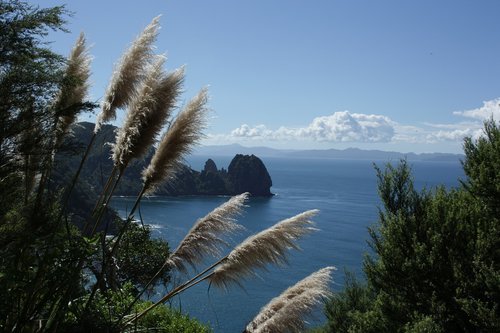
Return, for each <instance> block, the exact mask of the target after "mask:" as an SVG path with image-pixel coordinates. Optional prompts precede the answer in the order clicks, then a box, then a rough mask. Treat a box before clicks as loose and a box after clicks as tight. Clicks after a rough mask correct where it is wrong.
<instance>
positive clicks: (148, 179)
mask: <svg viewBox="0 0 500 333" xmlns="http://www.w3.org/2000/svg"><path fill="white" fill-rule="evenodd" d="M207 101H208V91H207V89H206V88H204V89H202V90H201V91H200V92H199V93H198V95H196V96H195V97H194V98H193V99H192V100H191V101H190V102H189V103H188V104H187V105H186V106H185V108H184V109H183V110H182V112H180V113H179V114H178V115H177V117H176V118H175V120H174V122H173V123H172V125H171V126H170V128H169V129H168V131H167V132H166V133H165V134H164V135H163V138H162V139H161V142H160V144H159V145H158V148H157V149H156V152H155V154H154V155H153V158H152V159H151V163H150V164H149V166H148V167H147V168H146V169H145V170H144V171H143V172H142V179H143V181H144V185H143V191H144V193H145V194H151V193H153V192H154V190H155V189H156V187H157V186H159V185H160V184H161V183H162V182H163V181H165V180H166V179H167V177H171V176H173V174H174V172H175V169H176V168H177V166H178V164H179V163H180V161H181V159H182V158H183V156H184V155H185V154H187V153H189V152H190V151H191V149H192V148H193V145H195V144H196V143H197V142H198V141H199V140H200V139H201V137H202V130H203V128H204V127H205V123H206V113H207V112H208V109H207V107H206V103H207Z"/></svg>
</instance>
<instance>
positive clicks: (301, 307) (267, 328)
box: [245, 267, 335, 333]
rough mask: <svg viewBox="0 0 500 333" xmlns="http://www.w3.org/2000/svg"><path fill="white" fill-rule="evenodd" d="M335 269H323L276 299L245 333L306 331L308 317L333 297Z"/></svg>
mask: <svg viewBox="0 0 500 333" xmlns="http://www.w3.org/2000/svg"><path fill="white" fill-rule="evenodd" d="M333 270H335V267H325V268H322V269H320V270H319V271H317V272H315V273H312V274H311V275H309V276H308V277H306V278H305V279H303V280H301V281H299V282H297V283H296V284H295V285H293V286H292V287H289V288H288V289H287V290H285V291H284V292H283V293H281V295H279V296H278V297H275V298H273V299H272V300H271V301H270V302H269V303H268V304H267V305H266V306H264V307H263V308H262V309H261V310H260V312H259V314H258V315H257V316H256V317H255V318H254V319H253V320H252V321H251V322H250V323H249V324H248V325H247V327H246V330H245V332H249V333H250V332H252V333H257V332H259V333H264V332H299V331H300V332H302V331H303V329H304V317H305V316H307V315H308V314H310V312H311V310H312V308H313V307H314V306H315V305H317V304H318V303H320V302H321V301H322V299H324V298H326V297H329V296H330V295H331V292H330V290H329V283H330V281H331V273H332V271H333Z"/></svg>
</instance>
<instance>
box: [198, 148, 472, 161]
mask: <svg viewBox="0 0 500 333" xmlns="http://www.w3.org/2000/svg"><path fill="white" fill-rule="evenodd" d="M236 154H248V155H251V154H254V155H257V156H260V157H283V158H285V157H286V158H317V159H346V160H370V161H394V160H400V159H402V158H406V159H407V160H408V161H436V162H446V161H449V162H456V161H459V160H461V159H463V157H464V155H461V154H448V153H422V154H416V153H399V152H393V151H382V150H363V149H358V148H347V149H323V150H321V149H310V150H287V149H274V148H269V147H245V146H242V145H239V144H231V145H221V146H201V147H198V148H197V149H195V151H194V153H193V155H202V156H214V157H215V156H234V155H236Z"/></svg>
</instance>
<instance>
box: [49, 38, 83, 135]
mask: <svg viewBox="0 0 500 333" xmlns="http://www.w3.org/2000/svg"><path fill="white" fill-rule="evenodd" d="M91 59H92V58H91V56H90V55H89V50H88V47H87V45H86V40H85V35H84V34H83V32H82V33H80V36H79V37H78V39H77V41H76V43H75V46H74V47H73V49H72V50H71V53H70V54H69V56H68V61H67V67H66V70H65V73H64V79H63V84H62V86H61V90H60V91H59V93H58V94H57V96H56V99H55V102H54V107H55V109H56V115H57V116H58V119H57V129H56V130H57V136H56V145H58V144H59V143H60V142H61V141H62V138H63V136H64V135H65V134H66V133H67V132H68V130H69V128H70V126H71V125H72V124H73V123H74V122H75V120H76V116H77V114H78V112H79V110H80V109H79V107H78V106H79V105H80V104H81V103H83V101H84V99H85V97H86V96H87V92H88V89H89V85H90V84H89V77H90V62H91Z"/></svg>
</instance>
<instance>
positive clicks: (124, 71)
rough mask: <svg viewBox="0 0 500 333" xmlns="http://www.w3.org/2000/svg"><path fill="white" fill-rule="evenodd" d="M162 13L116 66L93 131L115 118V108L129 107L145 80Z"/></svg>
mask: <svg viewBox="0 0 500 333" xmlns="http://www.w3.org/2000/svg"><path fill="white" fill-rule="evenodd" d="M159 20H160V16H157V17H155V18H154V19H153V20H152V21H151V23H150V24H149V25H148V26H147V27H146V28H145V29H144V30H143V32H142V33H141V34H140V35H139V36H138V37H137V38H136V39H135V41H134V42H133V43H132V45H131V46H130V48H129V49H128V50H127V51H126V52H125V53H124V54H123V56H122V58H121V59H120V61H119V63H118V64H117V65H116V66H115V69H114V71H113V75H112V77H111V80H110V82H109V85H108V88H107V89H106V93H105V94H104V98H103V101H102V105H101V112H100V113H99V115H98V116H97V120H96V124H95V127H94V133H97V132H98V131H99V129H100V128H101V126H102V124H103V123H105V122H107V121H110V120H113V119H115V118H116V109H118V108H121V107H124V106H126V105H127V104H128V103H129V101H130V99H131V98H132V96H133V94H134V92H135V89H136V87H137V85H138V84H139V82H140V81H141V80H142V79H143V76H144V69H145V68H146V67H147V65H148V64H149V61H150V60H151V58H152V56H153V53H152V51H153V42H154V41H155V40H156V37H157V36H158V30H159Z"/></svg>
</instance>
